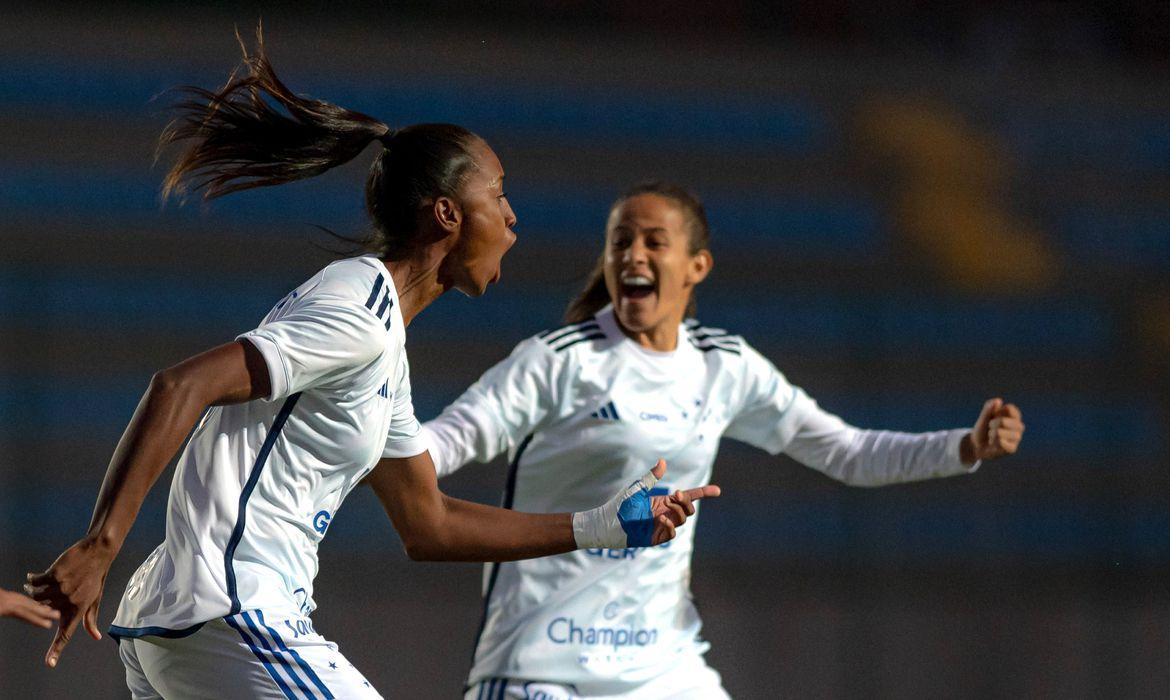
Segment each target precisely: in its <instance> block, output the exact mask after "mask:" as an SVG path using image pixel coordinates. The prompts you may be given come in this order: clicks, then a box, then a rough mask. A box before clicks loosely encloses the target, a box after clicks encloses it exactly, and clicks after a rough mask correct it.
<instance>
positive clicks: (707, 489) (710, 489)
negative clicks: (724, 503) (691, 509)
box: [683, 484, 723, 501]
mask: <svg viewBox="0 0 1170 700" xmlns="http://www.w3.org/2000/svg"><path fill="white" fill-rule="evenodd" d="M683 493H684V494H685V495H686V497H687V498H688V499H690V500H692V501H697V500H699V499H700V498H717V497H719V496H720V495H721V494H722V493H723V489H721V488H719V487H718V486H716V485H715V484H707V485H706V486H700V487H698V488H693V489H687V490H686V491H684V492H683Z"/></svg>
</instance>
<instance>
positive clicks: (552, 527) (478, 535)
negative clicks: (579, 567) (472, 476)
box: [403, 495, 577, 561]
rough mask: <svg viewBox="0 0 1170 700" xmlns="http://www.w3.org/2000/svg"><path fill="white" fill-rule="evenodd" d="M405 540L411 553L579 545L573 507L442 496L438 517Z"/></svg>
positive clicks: (537, 553)
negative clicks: (527, 509) (534, 508)
mask: <svg viewBox="0 0 1170 700" xmlns="http://www.w3.org/2000/svg"><path fill="white" fill-rule="evenodd" d="M415 534H416V535H417V536H415V537H411V539H410V540H409V541H408V540H407V537H408V535H407V534H406V533H403V541H404V543H405V544H406V547H407V552H408V554H409V555H410V557H411V558H412V559H418V560H428V561H513V560H516V559H531V558H534V557H545V556H550V555H553V554H563V553H565V552H571V551H573V550H575V549H577V543H576V540H575V538H574V536H573V517H572V515H571V514H569V513H552V514H544V513H521V512H517V511H513V510H507V509H504V508H495V507H492V506H486V505H482V504H479V503H472V502H470V501H464V500H460V499H457V498H451V497H449V496H445V495H444V496H442V510H441V518H440V520H439V522H435V523H432V524H431V525H430V527H429V528H428V530H427V532H426V533H425V534H424V533H415Z"/></svg>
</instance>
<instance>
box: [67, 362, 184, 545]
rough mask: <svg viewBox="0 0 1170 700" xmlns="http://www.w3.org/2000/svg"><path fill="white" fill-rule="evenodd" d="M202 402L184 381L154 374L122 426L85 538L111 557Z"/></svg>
mask: <svg viewBox="0 0 1170 700" xmlns="http://www.w3.org/2000/svg"><path fill="white" fill-rule="evenodd" d="M204 408H206V406H205V405H204V403H203V402H202V401H201V400H199V399H198V397H197V396H196V394H195V391H194V390H193V387H191V386H190V383H189V382H183V381H179V380H176V379H174V378H173V377H172V376H171V375H169V374H167V373H166V372H160V373H158V374H156V375H155V376H154V377H153V378H152V379H151V382H150V387H149V388H148V389H147V391H146V393H145V394H144V395H143V397H142V399H141V401H139V403H138V407H137V408H136V409H135V411H134V415H133V417H132V418H131V419H130V423H129V425H127V426H126V430H125V432H124V433H123V434H122V439H121V440H119V441H118V446H117V448H116V449H115V450H114V455H113V457H112V458H111V460H110V464H109V466H108V467H107V469H106V476H105V479H104V480H103V481H102V486H101V490H100V491H99V492H98V497H97V503H96V504H95V506H94V511H93V517H92V519H91V520H90V525H89V531H88V532H87V534H86V537H87V539H89V540H91V541H93V542H94V544H96V545H99V546H101V547H102V548H103V549H106V550H108V552H109V553H110V556H111V557H112V556H113V555H115V554H117V552H118V550H120V549H121V547H122V542H123V541H124V540H125V539H126V535H127V534H128V533H129V531H130V528H131V526H132V525H133V524H134V520H135V518H136V517H137V516H138V510H139V508H141V506H142V502H143V500H145V498H146V494H147V493H149V492H150V489H151V487H152V486H153V485H154V483H155V481H157V480H158V477H159V475H160V474H161V473H162V472H163V470H164V469H166V466H167V464H169V463H170V461H171V459H172V458H173V457H174V455H175V453H176V452H177V451H178V449H179V447H180V446H181V445H182V444H183V440H184V439H185V438H186V437H187V435H188V433H190V432H191V428H192V427H193V426H194V425H195V422H196V421H197V420H198V419H199V416H200V414H201V413H202V412H203V409H204Z"/></svg>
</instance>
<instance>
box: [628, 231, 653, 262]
mask: <svg viewBox="0 0 1170 700" xmlns="http://www.w3.org/2000/svg"><path fill="white" fill-rule="evenodd" d="M648 259H649V258H648V256H647V248H646V243H645V242H644V241H643V240H642V239H641V237H636V238H634V240H633V241H631V242H630V245H629V246H627V247H626V250H625V253H624V254H623V255H622V262H625V263H640V262H646V261H647V260H648Z"/></svg>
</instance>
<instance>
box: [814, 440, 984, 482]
mask: <svg viewBox="0 0 1170 700" xmlns="http://www.w3.org/2000/svg"><path fill="white" fill-rule="evenodd" d="M964 434H965V431H958V430H943V431H937V432H931V433H902V432H895V431H889V430H857V431H856V432H855V433H854V434H853V435H852V439H851V440H850V444H849V445H848V446H846V447H844V448H843V449H839V450H835V451H833V453H832V454H831V457H830V458H829V459H828V460H827V464H826V465H825V472H826V473H827V474H829V475H830V476H832V477H833V478H835V479H838V480H840V481H842V482H844V483H847V484H849V485H851V486H884V485H887V484H898V483H905V482H910V481H920V480H923V479H933V478H938V477H945V476H953V475H956V474H966V473H970V472H971V471H974V468H975V466H976V465H974V464H967V463H964V461H963V458H962V455H961V447H960V445H961V441H962V436H963V435H964Z"/></svg>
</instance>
